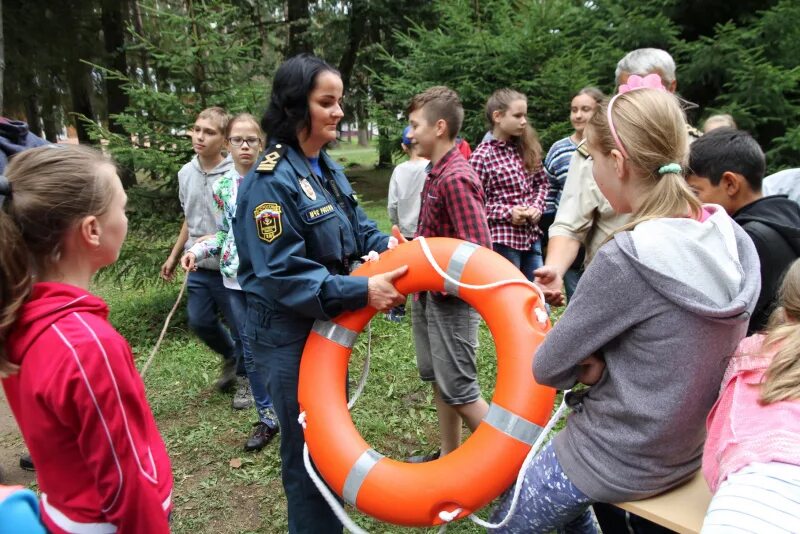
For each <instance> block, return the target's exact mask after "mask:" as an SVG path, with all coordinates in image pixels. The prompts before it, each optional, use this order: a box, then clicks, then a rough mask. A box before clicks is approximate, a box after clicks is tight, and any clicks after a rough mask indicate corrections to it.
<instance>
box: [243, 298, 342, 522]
mask: <svg viewBox="0 0 800 534" xmlns="http://www.w3.org/2000/svg"><path fill="white" fill-rule="evenodd" d="M312 324H313V320H311V319H303V318H297V317H287V316H286V314H285V313H276V312H274V311H271V310H267V309H266V308H265V307H264V306H262V305H261V304H260V303H258V302H254V299H252V298H251V297H250V295H248V302H247V322H246V325H245V331H246V332H247V338H248V339H249V341H250V346H251V348H252V349H253V356H254V358H253V360H254V362H255V365H256V369H257V371H258V373H259V374H261V376H262V377H266V382H267V384H268V386H267V387H268V389H269V393H270V395H271V396H272V402H273V404H274V407H275V413H276V414H277V416H278V422H279V424H280V426H281V433H280V436H281V476H282V479H283V490H284V492H285V493H286V501H287V505H288V506H287V507H288V512H289V533H290V534H333V533H336V534H341V532H342V524H341V523H340V522H339V520H338V519H337V518H336V515H334V513H333V511H332V510H331V509H330V507H329V506H328V503H327V502H325V499H324V498H323V497H322V494H321V493H320V492H319V490H317V487H316V486H315V485H314V482H313V481H312V480H311V478H309V476H308V473H306V468H305V466H304V465H303V444H304V443H305V438H304V437H303V427H301V426H300V424H299V423H298V422H297V417H298V416H299V415H300V405H299V404H298V401H297V387H298V384H299V383H300V357H301V356H302V354H303V347H304V346H305V343H306V338H307V337H308V334H309V332H310V330H311V326H312Z"/></svg>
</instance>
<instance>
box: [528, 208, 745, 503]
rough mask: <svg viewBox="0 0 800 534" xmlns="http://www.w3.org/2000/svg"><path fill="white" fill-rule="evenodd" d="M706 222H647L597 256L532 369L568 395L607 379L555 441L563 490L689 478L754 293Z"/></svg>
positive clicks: (720, 222)
mask: <svg viewBox="0 0 800 534" xmlns="http://www.w3.org/2000/svg"><path fill="white" fill-rule="evenodd" d="M705 208H706V210H707V211H710V212H713V214H711V215H710V216H709V217H708V218H707V219H706V220H705V221H703V222H698V221H695V220H693V219H657V220H653V221H648V222H645V223H641V224H639V225H638V226H637V227H636V228H635V229H634V230H633V231H630V232H621V233H618V234H617V235H616V236H615V237H614V239H613V240H611V241H609V242H608V243H606V244H605V245H603V247H602V248H601V249H600V250H599V252H598V253H597V256H596V257H595V258H594V259H593V260H592V262H591V264H590V265H589V267H588V268H587V270H586V272H585V274H584V275H583V277H582V278H581V281H580V283H579V284H578V288H577V291H576V293H575V296H574V299H573V302H571V303H570V305H569V306H568V307H567V309H566V311H565V313H564V315H563V316H562V318H561V320H559V321H558V323H557V324H556V326H555V327H554V328H553V330H552V331H551V332H550V333H549V334H548V335H547V337H546V339H545V341H544V343H543V344H542V345H541V347H540V348H539V350H538V352H537V354H536V358H535V359H534V364H533V370H534V376H535V377H536V380H537V381H539V382H540V383H542V384H547V385H550V386H553V387H557V388H559V389H566V388H570V387H572V386H573V385H574V384H575V381H576V376H577V367H576V366H577V364H578V363H580V362H581V361H582V360H584V359H585V358H586V357H588V356H589V355H591V354H598V355H602V356H603V357H604V358H605V362H606V368H605V371H604V372H603V374H602V377H601V378H600V380H599V381H598V382H597V384H595V385H594V386H592V387H591V388H590V389H589V390H588V393H586V394H585V396H584V397H583V402H582V405H581V406H580V407H579V409H578V410H577V411H576V412H574V413H573V414H572V415H571V416H570V417H569V419H568V421H567V426H566V428H565V429H564V430H563V431H562V432H560V433H559V434H558V435H557V436H556V437H555V438H554V445H555V451H556V455H557V457H558V460H559V463H560V464H561V466H562V467H563V469H564V472H565V473H566V474H567V476H568V477H569V479H570V480H571V481H572V482H573V483H574V484H575V485H576V486H577V487H578V488H579V489H580V490H581V491H583V492H584V493H585V494H586V495H587V496H589V497H590V498H592V499H595V500H597V501H601V502H619V501H626V500H637V499H643V498H645V497H649V496H651V495H654V494H657V493H660V492H662V491H665V490H667V489H669V488H671V487H672V486H675V485H677V484H679V483H681V482H683V481H685V480H686V479H688V478H689V477H691V476H692V474H693V473H694V472H695V471H696V470H697V469H698V468H699V467H700V460H701V457H702V453H703V442H704V440H705V419H706V416H707V415H708V412H709V410H710V409H711V407H712V405H713V404H714V401H715V400H716V398H717V393H718V391H719V386H720V382H721V380H722V375H723V372H724V371H725V367H726V363H727V361H728V358H729V357H730V356H731V355H732V354H733V352H734V350H735V348H736V345H737V344H738V342H739V341H740V340H741V339H742V337H744V335H745V332H746V330H747V323H748V320H749V318H750V314H751V313H752V311H753V308H754V306H755V303H756V300H757V298H758V294H759V286H760V275H759V261H758V256H757V255H756V250H755V247H754V246H753V243H752V241H751V240H750V238H749V237H748V236H747V234H745V232H744V231H743V230H742V229H741V228H740V227H739V226H738V225H737V224H736V223H734V222H733V220H732V219H730V217H728V215H727V214H726V213H725V211H724V210H723V209H722V208H720V207H719V206H706V207H705Z"/></svg>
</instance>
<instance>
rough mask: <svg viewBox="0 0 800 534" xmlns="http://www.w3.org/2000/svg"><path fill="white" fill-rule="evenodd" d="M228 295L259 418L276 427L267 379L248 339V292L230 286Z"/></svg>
mask: <svg viewBox="0 0 800 534" xmlns="http://www.w3.org/2000/svg"><path fill="white" fill-rule="evenodd" d="M228 295H229V297H230V301H231V311H232V312H233V317H234V321H236V329H237V330H238V331H239V339H240V340H241V342H242V357H243V359H244V367H245V369H246V370H247V379H248V380H249V381H250V389H252V390H253V400H255V403H256V411H257V412H258V420H259V421H261V422H262V423H264V424H265V425H267V426H269V427H270V428H275V427H276V426H277V425H278V422H277V421H276V420H275V415H274V412H273V407H272V399H271V398H270V396H269V392H268V391H267V381H266V380H265V377H264V376H262V375H261V373H259V372H258V369H257V368H256V362H255V358H254V356H253V351H252V350H251V348H250V341H249V340H248V339H247V330H246V329H245V323H246V321H247V293H245V292H244V291H242V290H237V289H230V288H229V289H228Z"/></svg>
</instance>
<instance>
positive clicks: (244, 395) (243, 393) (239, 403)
mask: <svg viewBox="0 0 800 534" xmlns="http://www.w3.org/2000/svg"><path fill="white" fill-rule="evenodd" d="M253 402H254V401H253V392H252V391H251V390H250V381H249V380H248V379H247V377H246V376H237V377H236V393H234V394H233V409H234V410H244V409H245V408H249V407H250V406H252V405H253Z"/></svg>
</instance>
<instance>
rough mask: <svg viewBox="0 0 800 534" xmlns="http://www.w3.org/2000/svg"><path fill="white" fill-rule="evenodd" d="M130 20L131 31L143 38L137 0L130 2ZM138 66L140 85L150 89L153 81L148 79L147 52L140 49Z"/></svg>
mask: <svg viewBox="0 0 800 534" xmlns="http://www.w3.org/2000/svg"><path fill="white" fill-rule="evenodd" d="M130 7H131V11H132V13H131V18H132V19H133V30H134V31H135V32H136V34H137V35H140V36H143V35H144V29H143V28H142V12H141V10H140V9H139V0H133V2H130ZM139 66H140V67H141V69H142V84H143V85H146V86H148V87H151V86H152V85H151V84H152V83H153V81H152V80H151V79H150V65H149V62H148V60H147V50H146V49H145V48H144V47H142V48H141V49H140V50H139Z"/></svg>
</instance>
